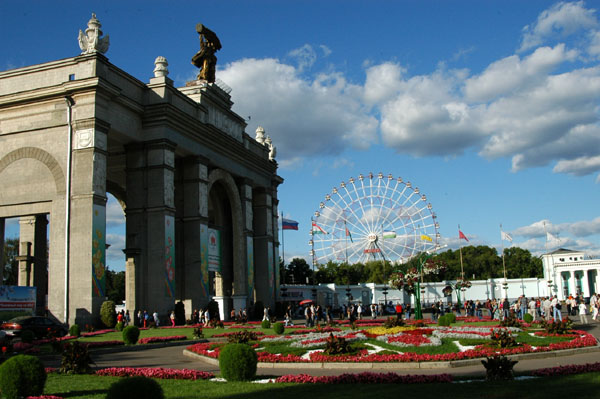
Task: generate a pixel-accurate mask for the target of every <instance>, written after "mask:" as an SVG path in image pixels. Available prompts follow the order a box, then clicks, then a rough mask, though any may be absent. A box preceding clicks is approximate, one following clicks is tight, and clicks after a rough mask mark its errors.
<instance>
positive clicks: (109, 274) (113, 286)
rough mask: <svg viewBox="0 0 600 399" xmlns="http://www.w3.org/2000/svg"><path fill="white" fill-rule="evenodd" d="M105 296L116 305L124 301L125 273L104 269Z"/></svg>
mask: <svg viewBox="0 0 600 399" xmlns="http://www.w3.org/2000/svg"><path fill="white" fill-rule="evenodd" d="M106 296H107V297H108V299H109V300H111V301H113V302H114V303H116V304H122V303H123V301H124V300H125V272H124V271H122V272H114V271H112V270H110V269H108V268H107V269H106Z"/></svg>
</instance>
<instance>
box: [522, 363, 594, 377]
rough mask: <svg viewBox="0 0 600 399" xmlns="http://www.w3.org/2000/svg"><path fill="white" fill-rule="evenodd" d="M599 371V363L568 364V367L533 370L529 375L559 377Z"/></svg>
mask: <svg viewBox="0 0 600 399" xmlns="http://www.w3.org/2000/svg"><path fill="white" fill-rule="evenodd" d="M599 371H600V363H587V364H570V365H568V366H557V367H549V368H545V369H539V370H534V371H533V372H532V373H531V375H534V376H536V377H554V376H560V375H571V374H581V373H597V372H599Z"/></svg>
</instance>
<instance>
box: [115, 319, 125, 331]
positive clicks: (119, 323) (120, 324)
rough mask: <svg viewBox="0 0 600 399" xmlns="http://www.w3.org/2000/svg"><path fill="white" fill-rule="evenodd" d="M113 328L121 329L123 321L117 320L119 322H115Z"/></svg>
mask: <svg viewBox="0 0 600 399" xmlns="http://www.w3.org/2000/svg"><path fill="white" fill-rule="evenodd" d="M115 330H117V331H123V322H122V321H119V322H117V324H115Z"/></svg>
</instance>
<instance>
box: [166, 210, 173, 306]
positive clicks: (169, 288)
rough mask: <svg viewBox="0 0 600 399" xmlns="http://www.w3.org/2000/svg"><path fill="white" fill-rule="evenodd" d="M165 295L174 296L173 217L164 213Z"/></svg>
mask: <svg viewBox="0 0 600 399" xmlns="http://www.w3.org/2000/svg"><path fill="white" fill-rule="evenodd" d="M165 295H166V296H167V297H170V298H173V297H174V296H175V218H174V217H173V216H169V215H165Z"/></svg>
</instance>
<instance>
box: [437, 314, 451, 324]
mask: <svg viewBox="0 0 600 399" xmlns="http://www.w3.org/2000/svg"><path fill="white" fill-rule="evenodd" d="M449 315H450V314H445V315H443V316H440V318H439V319H438V326H443V327H448V326H449V325H450V318H449V317H448V316H449Z"/></svg>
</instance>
